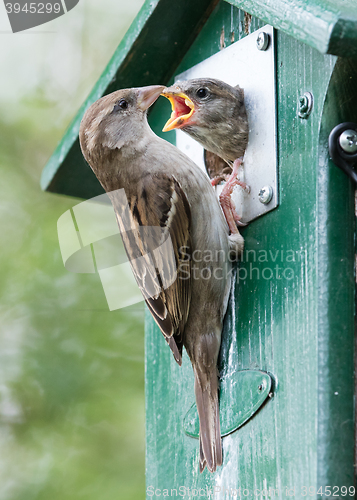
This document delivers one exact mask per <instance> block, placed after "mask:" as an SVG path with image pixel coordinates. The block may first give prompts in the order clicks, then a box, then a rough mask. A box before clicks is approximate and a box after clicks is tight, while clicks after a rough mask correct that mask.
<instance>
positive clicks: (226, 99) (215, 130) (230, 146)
mask: <svg viewBox="0 0 357 500" xmlns="http://www.w3.org/2000/svg"><path fill="white" fill-rule="evenodd" d="M162 95H163V96H165V97H167V98H168V99H169V101H170V102H171V107H172V113H171V117H170V119H169V120H168V121H167V122H166V124H165V126H164V128H163V131H164V132H167V131H169V130H173V129H182V130H183V131H184V132H186V133H187V134H189V135H190V136H191V137H193V138H194V139H196V141H198V142H199V143H200V144H201V145H202V146H203V147H204V148H205V149H206V150H207V151H210V152H211V153H214V154H216V155H218V156H219V157H220V158H222V159H223V160H224V161H225V162H226V163H228V165H229V166H230V167H231V168H232V172H231V175H230V176H228V175H227V173H226V172H225V171H224V169H223V168H222V172H221V173H218V175H216V176H215V177H214V179H213V180H212V185H215V184H217V183H218V182H220V181H221V180H223V179H226V180H227V182H226V184H225V186H224V188H223V191H222V193H221V195H220V203H221V206H222V209H223V212H224V215H225V216H226V220H227V223H228V226H229V229H230V231H231V233H236V232H237V231H238V230H237V227H236V224H238V225H242V224H241V223H240V218H239V217H238V215H237V214H236V211H235V207H234V204H233V201H232V200H231V194H232V192H233V189H234V187H235V186H236V185H237V184H238V185H240V186H241V187H243V188H244V189H245V190H249V188H248V187H247V186H246V184H245V183H244V182H241V181H239V180H238V179H237V173H238V169H239V167H240V165H241V164H242V161H243V160H242V157H243V155H244V151H245V149H246V147H247V143H248V133H249V126H248V118H247V112H246V109H245V104H244V91H243V89H241V88H240V87H239V86H237V87H231V86H230V85H228V84H227V83H225V82H222V81H221V80H215V79H211V78H197V79H193V80H186V81H178V82H176V83H175V84H174V85H172V86H171V87H168V88H166V89H165V90H164V92H163V93H162ZM206 156H207V155H206ZM211 163H212V159H211Z"/></svg>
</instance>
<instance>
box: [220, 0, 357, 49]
mask: <svg viewBox="0 0 357 500" xmlns="http://www.w3.org/2000/svg"><path fill="white" fill-rule="evenodd" d="M227 1H228V2H229V3H231V4H232V5H234V6H236V7H238V8H240V9H243V10H245V11H246V12H249V13H250V14H252V15H253V16H256V17H258V18H259V19H263V20H264V21H265V22H266V23H268V24H271V25H272V26H274V28H277V29H279V30H281V31H283V32H284V33H286V34H288V35H290V36H292V37H294V38H296V39H297V40H300V41H301V42H303V43H306V44H308V45H310V46H311V47H313V48H315V49H317V50H318V51H320V52H321V53H322V54H334V55H339V56H342V57H356V56H357V3H356V1H355V0H335V1H332V0H298V1H296V0H295V1H292V0H227Z"/></svg>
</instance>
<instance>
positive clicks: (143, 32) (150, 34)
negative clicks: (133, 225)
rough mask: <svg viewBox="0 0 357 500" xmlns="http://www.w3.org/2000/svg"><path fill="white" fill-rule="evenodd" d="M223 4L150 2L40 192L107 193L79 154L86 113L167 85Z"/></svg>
mask: <svg viewBox="0 0 357 500" xmlns="http://www.w3.org/2000/svg"><path fill="white" fill-rule="evenodd" d="M217 1H218V0H195V1H194V2H192V1H191V0H175V1H172V0H147V1H146V2H145V4H144V5H143V7H142V9H141V11H140V13H139V14H138V16H137V17H136V19H135V20H134V22H133V23H132V25H131V27H130V29H129V30H128V32H127V34H126V35H125V37H124V38H123V40H122V41H121V43H120V44H119V46H118V48H117V50H116V51H115V53H114V55H113V57H112V58H111V60H110V62H109V63H108V65H107V67H106V68H105V70H104V71H103V73H102V75H101V77H100V78H99V80H98V82H97V83H96V85H95V86H94V88H93V90H92V92H91V93H90V95H89V96H88V98H87V99H86V101H85V102H84V103H83V105H82V106H81V108H80V109H79V111H78V112H77V114H76V116H75V118H74V120H73V121H72V123H71V125H70V126H69V128H68V130H67V131H66V133H65V135H64V137H63V139H62V140H61V142H60V144H59V145H58V147H57V148H56V150H55V152H54V153H53V155H52V157H51V158H50V160H49V161H48V163H47V165H46V166H45V168H44V170H43V173H42V178H41V187H42V189H45V190H47V191H51V192H55V193H61V194H67V195H70V196H77V197H81V198H89V197H92V196H96V195H97V194H99V193H101V192H102V188H101V186H100V185H99V183H98V181H97V180H96V178H95V177H94V174H93V173H92V171H91V170H90V168H89V167H88V165H87V164H86V163H85V161H84V159H83V156H82V154H81V151H80V147H79V141H78V132H79V125H80V122H81V119H82V117H83V114H84V112H85V110H86V109H87V108H88V107H89V106H90V105H91V104H92V103H93V102H95V101H96V100H97V99H99V98H100V97H101V96H103V95H105V94H109V93H110V92H113V91H114V90H117V89H120V88H128V87H141V86H145V85H152V84H160V83H162V84H166V82H167V80H168V78H169V77H170V76H171V75H172V73H173V71H174V69H175V67H176V66H177V65H178V64H179V62H180V61H181V59H182V57H183V55H184V54H185V53H186V51H187V49H188V47H189V46H190V44H191V43H192V42H193V40H194V39H195V37H196V36H197V33H198V32H199V31H200V28H201V26H202V25H203V24H204V22H205V21H206V19H207V17H208V16H209V14H210V12H211V11H212V9H213V8H214V6H215V5H216V4H217Z"/></svg>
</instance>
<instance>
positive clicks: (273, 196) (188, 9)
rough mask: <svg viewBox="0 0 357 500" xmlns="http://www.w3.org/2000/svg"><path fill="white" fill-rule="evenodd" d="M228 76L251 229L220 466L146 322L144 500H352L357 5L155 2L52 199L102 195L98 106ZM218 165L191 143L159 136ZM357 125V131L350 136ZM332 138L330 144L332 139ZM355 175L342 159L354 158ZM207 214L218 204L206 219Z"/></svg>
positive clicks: (231, 340) (68, 158)
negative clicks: (96, 145)
mask: <svg viewBox="0 0 357 500" xmlns="http://www.w3.org/2000/svg"><path fill="white" fill-rule="evenodd" d="M198 76H202V77H205V76H206V77H215V78H219V79H221V80H224V81H226V82H227V83H229V84H231V85H236V84H239V85H240V86H241V87H243V88H244V92H245V97H246V102H247V109H248V117H249V127H250V134H249V144H248V147H247V151H246V157H245V167H244V168H245V175H246V182H247V183H248V184H249V186H250V193H249V194H247V193H244V194H240V195H239V196H238V198H237V202H236V203H237V207H238V208H239V209H240V210H242V218H243V220H245V221H246V222H249V225H248V226H247V227H246V228H244V229H243V231H242V234H243V236H244V238H245V250H244V253H243V256H242V260H241V262H240V263H239V265H237V266H236V267H235V268H234V272H233V287H232V293H231V298H230V302H229V306H228V312H227V316H226V318H225V325H224V331H223V340H222V347H221V352H220V358H219V366H218V368H219V372H220V387H221V390H220V412H221V430H222V435H223V437H222V443H223V465H222V466H221V467H219V468H218V469H217V471H216V472H215V473H210V472H209V471H207V470H205V471H204V472H203V473H202V474H200V473H199V466H198V464H199V450H198V440H197V437H198V420H197V413H196V408H195V405H194V390H193V372H192V367H191V364H190V362H189V359H188V357H187V355H186V353H184V356H183V365H182V367H179V366H178V365H177V364H176V363H175V360H174V359H173V357H172V355H171V351H170V349H169V348H168V346H167V344H166V342H165V341H164V339H163V337H162V334H161V332H160V330H159V329H158V327H157V326H156V324H155V323H154V321H153V320H152V318H151V315H150V313H149V312H148V313H147V316H146V334H145V345H146V476H147V490H146V495H147V498H151V497H154V498H156V497H157V496H168V497H172V496H173V497H175V496H177V497H180V496H181V497H184V498H196V497H199V496H201V497H203V498H212V499H213V498H214V499H216V498H217V499H225V498H259V499H263V498H272V497H273V498H275V497H276V498H285V497H295V498H301V499H302V498H330V497H331V498H333V497H335V498H336V497H337V498H342V497H346V498H352V497H354V496H355V493H354V483H355V465H354V464H355V462H356V459H355V442H356V438H355V409H354V397H355V382H354V356H355V352H354V349H355V347H354V345H355V339H354V322H355V196H354V195H355V184H354V181H353V180H352V179H351V177H353V170H351V171H350V176H349V175H347V173H348V172H347V173H346V171H348V169H345V171H343V170H342V169H340V168H338V166H337V165H336V163H338V161H337V160H336V159H335V158H334V162H333V161H331V160H330V152H329V137H330V134H331V132H332V131H333V129H334V128H335V127H336V126H337V125H340V124H343V123H349V127H347V129H346V130H347V134H346V133H345V136H344V139H345V142H343V140H342V139H341V137H340V135H339V136H338V137H337V139H336V140H337V141H340V142H339V143H338V144H339V146H338V148H339V149H338V152H339V154H340V153H341V151H342V156H344V160H343V161H344V162H345V163H344V164H346V162H347V163H348V164H349V165H352V166H353V161H349V156H348V155H352V156H351V158H352V159H353V154H354V153H355V152H356V150H357V133H356V129H357V125H356V127H355V129H353V125H354V124H355V123H356V122H357V4H356V2H355V1H354V0H335V1H334V2H332V1H330V0H295V1H294V0H290V1H289V0H264V1H263V0H230V1H224V0H221V1H216V0H214V1H210V0H196V1H189V0H180V1H174V2H172V1H169V0H154V1H149V0H148V1H147V2H146V3H145V4H144V6H143V8H142V10H141V12H140V13H139V15H138V16H137V18H136V20H135V21H134V23H133V25H132V26H131V28H130V30H129V31H128V33H127V35H126V36H125V38H124V39H123V40H122V41H121V43H120V44H119V46H118V49H117V50H116V52H115V54H114V56H113V57H112V59H111V60H110V61H109V63H108V65H107V67H106V69H105V70H104V72H103V74H102V76H101V77H100V79H99V80H98V82H97V84H96V85H95V87H94V89H93V91H92V92H91V94H90V95H89V97H88V99H87V100H86V101H85V102H84V104H83V106H82V107H81V108H80V109H79V111H78V113H77V115H76V116H75V118H74V120H73V122H72V124H71V126H70V127H69V129H68V131H67V132H66V134H65V136H64V137H63V139H62V141H61V143H60V144H59V145H58V147H57V149H56V151H55V152H54V153H53V156H52V157H51V159H50V160H49V162H48V164H47V165H46V167H45V169H44V171H43V176H42V187H43V189H45V190H47V191H51V192H54V193H61V194H66V195H69V196H75V197H80V198H83V199H89V198H92V197H94V196H97V195H99V194H101V193H103V190H102V188H101V186H100V184H99V182H98V181H97V179H96V178H95V176H94V174H93V173H92V171H91V169H90V168H89V167H88V165H87V164H86V163H85V160H84V158H83V156H82V153H81V151H80V147H79V140H78V131H79V124H80V121H81V119H82V116H83V114H84V112H85V110H86V109H87V108H88V107H89V105H90V104H92V103H93V102H94V101H96V100H97V99H98V98H100V97H101V96H103V95H105V94H108V93H110V92H113V91H114V90H117V89H121V88H129V87H140V86H146V85H154V84H162V85H171V84H172V83H174V81H175V80H177V79H183V78H184V79H187V78H194V77H198ZM169 115H170V109H169V104H168V102H167V100H165V99H164V98H160V99H159V100H158V101H157V102H156V103H155V105H154V106H153V107H152V109H151V110H150V114H149V123H150V125H151V127H152V128H153V130H154V131H155V132H156V133H157V134H158V135H160V136H162V137H163V138H164V139H167V140H169V141H170V142H173V143H175V144H176V145H177V146H178V147H179V148H180V149H182V150H183V151H184V152H186V153H188V154H189V156H190V157H191V158H192V159H194V160H195V161H196V162H197V163H198V164H199V165H200V166H201V167H202V168H205V160H204V154H203V149H202V148H201V147H200V146H198V145H197V144H196V143H194V141H192V140H191V139H190V138H189V137H188V136H186V135H185V134H184V133H183V132H181V131H180V132H178V133H177V135H176V133H175V132H169V133H162V132H161V130H162V127H163V126H164V124H165V122H166V121H167V119H168V118H169ZM351 127H352V130H351ZM330 140H333V139H330ZM342 163H343V162H342ZM202 209H203V211H204V207H203V208H202Z"/></svg>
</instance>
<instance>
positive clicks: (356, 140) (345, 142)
mask: <svg viewBox="0 0 357 500" xmlns="http://www.w3.org/2000/svg"><path fill="white" fill-rule="evenodd" d="M338 140H339V142H340V146H341V148H342V149H343V150H344V152H345V153H350V154H353V153H355V152H356V151H357V132H356V131H355V130H352V129H351V130H345V131H344V132H342V134H341V135H340V137H339V139H338Z"/></svg>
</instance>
